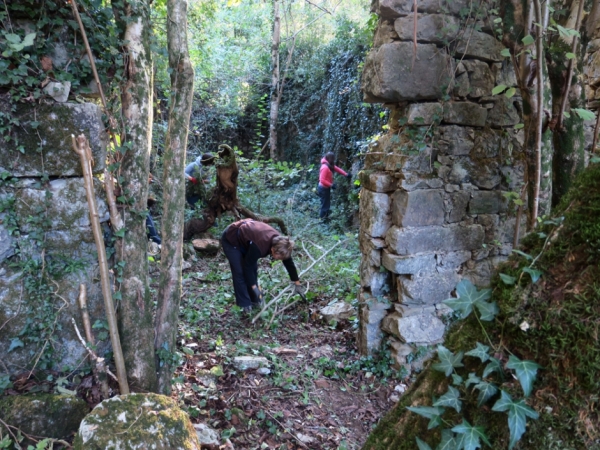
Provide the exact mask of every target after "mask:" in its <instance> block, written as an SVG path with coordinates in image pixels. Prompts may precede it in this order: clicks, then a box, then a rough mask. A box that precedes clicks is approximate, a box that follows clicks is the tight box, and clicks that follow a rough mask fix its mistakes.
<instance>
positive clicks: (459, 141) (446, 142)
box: [438, 125, 475, 156]
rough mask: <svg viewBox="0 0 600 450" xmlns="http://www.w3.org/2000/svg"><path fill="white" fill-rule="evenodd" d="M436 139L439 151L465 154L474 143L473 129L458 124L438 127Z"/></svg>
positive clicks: (459, 154)
mask: <svg viewBox="0 0 600 450" xmlns="http://www.w3.org/2000/svg"><path fill="white" fill-rule="evenodd" d="M439 137H440V140H439V141H438V145H439V149H440V153H444V154H447V155H452V156H466V155H468V154H469V153H470V152H471V150H472V149H473V146H474V145H475V142H474V139H475V131H474V130H473V128H467V127H461V126H458V125H446V126H441V127H439Z"/></svg>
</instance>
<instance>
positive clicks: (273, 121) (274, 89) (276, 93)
mask: <svg viewBox="0 0 600 450" xmlns="http://www.w3.org/2000/svg"><path fill="white" fill-rule="evenodd" d="M279 1H280V0H273V41H272V44H271V65H272V77H271V112H270V114H269V147H270V148H271V152H270V155H271V159H272V160H276V159H277V119H278V117H279V103H280V101H281V90H280V89H279V84H280V82H281V79H280V76H279V75H280V74H279V47H280V45H281V16H280V14H279Z"/></svg>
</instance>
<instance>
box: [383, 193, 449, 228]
mask: <svg viewBox="0 0 600 450" xmlns="http://www.w3.org/2000/svg"><path fill="white" fill-rule="evenodd" d="M442 193H443V191H442V190H439V189H422V190H418V191H412V192H406V191H402V190H398V191H396V192H394V194H393V195H392V223H393V224H394V225H397V226H399V227H424V226H428V225H442V224H443V223H444V216H445V212H444V200H443V197H442Z"/></svg>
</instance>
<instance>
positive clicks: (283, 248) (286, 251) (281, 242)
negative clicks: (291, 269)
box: [271, 236, 294, 261]
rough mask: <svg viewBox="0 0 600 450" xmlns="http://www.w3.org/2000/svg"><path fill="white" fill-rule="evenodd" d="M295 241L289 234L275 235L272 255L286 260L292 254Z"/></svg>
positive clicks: (274, 257)
mask: <svg viewBox="0 0 600 450" xmlns="http://www.w3.org/2000/svg"><path fill="white" fill-rule="evenodd" d="M293 249H294V241H292V240H291V239H290V238H289V237H287V236H275V237H274V238H273V242H272V244H271V256H272V257H273V259H278V260H281V261H283V260H285V259H289V258H290V257H291V256H292V250H293Z"/></svg>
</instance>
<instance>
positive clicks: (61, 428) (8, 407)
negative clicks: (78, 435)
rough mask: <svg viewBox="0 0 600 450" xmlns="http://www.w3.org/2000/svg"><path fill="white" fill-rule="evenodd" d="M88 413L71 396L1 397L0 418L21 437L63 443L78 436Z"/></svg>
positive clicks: (79, 401) (85, 408) (83, 404)
mask: <svg viewBox="0 0 600 450" xmlns="http://www.w3.org/2000/svg"><path fill="white" fill-rule="evenodd" d="M88 412H89V408H88V405H87V403H86V402H84V401H83V400H81V399H80V398H77V397H75V396H73V395H55V394H39V395H9V396H6V397H0V417H1V418H2V420H3V421H4V422H6V423H8V424H9V425H12V426H14V427H17V428H18V429H20V430H21V431H23V432H24V433H27V434H29V435H34V436H44V437H48V438H53V439H65V438H69V437H71V435H72V434H73V433H75V432H77V429H78V428H79V423H80V422H81V420H82V419H83V418H84V417H85V415H86V414H87V413H88Z"/></svg>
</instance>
